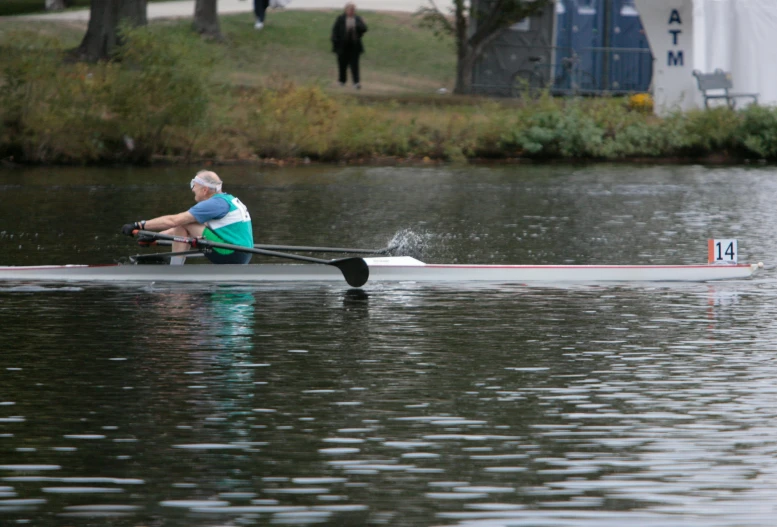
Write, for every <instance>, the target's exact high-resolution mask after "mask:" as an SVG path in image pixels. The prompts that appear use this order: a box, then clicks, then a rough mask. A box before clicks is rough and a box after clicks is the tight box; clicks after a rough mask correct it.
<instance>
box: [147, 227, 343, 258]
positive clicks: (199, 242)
mask: <svg viewBox="0 0 777 527" xmlns="http://www.w3.org/2000/svg"><path fill="white" fill-rule="evenodd" d="M137 234H138V235H140V236H152V237H154V238H156V239H158V240H168V241H171V242H179V243H186V244H188V245H189V246H191V247H192V248H197V247H215V248H217V249H227V250H229V251H241V252H246V253H252V254H262V255H265V256H277V257H278V258H289V259H292V260H301V261H304V262H312V263H320V264H328V263H329V260H322V259H321V258H313V257H312V256H302V255H301V254H286V253H281V252H276V251H266V250H264V249H254V248H253V247H243V246H242V245H233V244H231V243H220V242H219V243H217V242H212V241H210V240H206V239H205V238H190V237H188V236H171V235H169V234H162V233H159V232H152V231H143V230H139V231H138V232H137Z"/></svg>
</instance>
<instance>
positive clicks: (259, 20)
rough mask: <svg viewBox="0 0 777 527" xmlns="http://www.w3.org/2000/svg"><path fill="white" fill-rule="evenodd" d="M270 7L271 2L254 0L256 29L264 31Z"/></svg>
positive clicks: (268, 0)
mask: <svg viewBox="0 0 777 527" xmlns="http://www.w3.org/2000/svg"><path fill="white" fill-rule="evenodd" d="M269 5H270V0H254V15H256V23H255V24H254V29H262V28H263V27H264V15H265V14H266V13H267V8H268V7H269Z"/></svg>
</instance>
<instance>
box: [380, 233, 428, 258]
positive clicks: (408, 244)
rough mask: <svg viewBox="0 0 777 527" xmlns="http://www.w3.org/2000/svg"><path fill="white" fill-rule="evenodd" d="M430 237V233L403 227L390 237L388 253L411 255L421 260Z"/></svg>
mask: <svg viewBox="0 0 777 527" xmlns="http://www.w3.org/2000/svg"><path fill="white" fill-rule="evenodd" d="M431 239H432V235H431V234H428V233H418V232H414V231H413V230H411V229H403V230H401V231H399V232H397V233H396V234H395V235H394V237H393V238H391V241H390V242H389V243H388V254H389V255H390V256H411V257H413V258H416V259H418V260H423V256H424V254H425V253H426V250H427V249H428V248H429V246H430V242H431Z"/></svg>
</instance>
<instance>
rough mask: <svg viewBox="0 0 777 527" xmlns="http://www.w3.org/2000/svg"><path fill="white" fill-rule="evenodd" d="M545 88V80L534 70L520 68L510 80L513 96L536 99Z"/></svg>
mask: <svg viewBox="0 0 777 527" xmlns="http://www.w3.org/2000/svg"><path fill="white" fill-rule="evenodd" d="M543 90H545V82H544V80H543V78H542V76H541V75H539V74H538V73H537V72H535V71H532V70H518V71H516V72H515V74H514V75H513V79H512V82H510V92H511V95H512V96H513V97H522V98H529V99H536V98H537V97H539V96H540V95H542V92H543Z"/></svg>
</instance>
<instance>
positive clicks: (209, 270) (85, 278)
mask: <svg viewBox="0 0 777 527" xmlns="http://www.w3.org/2000/svg"><path fill="white" fill-rule="evenodd" d="M364 260H365V261H366V262H367V265H368V266H369V281H370V282H498V283H526V282H545V283H570V282H602V283H606V282H706V281H710V280H736V279H742V278H749V277H750V276H752V275H753V273H755V272H756V271H757V270H758V269H761V268H763V264H762V263H757V264H727V265H710V264H706V265H451V264H425V263H423V262H421V261H419V260H416V259H415V258H411V257H408V256H396V257H384V258H365V259H364ZM342 280H343V275H342V274H341V272H340V270H339V269H336V268H334V267H331V266H328V265H315V264H312V265H311V264H251V265H212V264H201V265H200V264H189V265H121V264H116V265H50V266H30V267H21V266H17V267H0V281H78V282H117V281H118V282H211V283H245V282H342Z"/></svg>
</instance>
